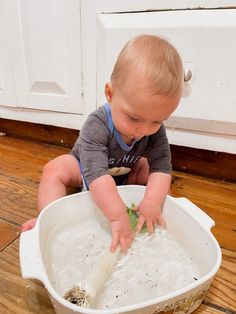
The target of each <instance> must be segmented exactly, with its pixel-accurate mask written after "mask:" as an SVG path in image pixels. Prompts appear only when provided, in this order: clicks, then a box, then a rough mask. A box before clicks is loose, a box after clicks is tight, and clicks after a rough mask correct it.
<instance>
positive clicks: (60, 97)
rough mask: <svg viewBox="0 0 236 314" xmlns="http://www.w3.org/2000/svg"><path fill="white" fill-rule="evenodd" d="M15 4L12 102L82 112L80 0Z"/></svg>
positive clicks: (29, 106) (19, 2)
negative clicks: (13, 94)
mask: <svg viewBox="0 0 236 314" xmlns="http://www.w3.org/2000/svg"><path fill="white" fill-rule="evenodd" d="M16 4H17V5H16ZM14 10H15V12H14V14H15V17H16V18H15V19H14V21H13V23H15V36H14V39H12V41H11V51H12V55H11V58H12V64H13V74H14V77H15V88H16V97H17V105H18V106H19V107H24V108H32V109H42V110H46V111H47V110H48V111H58V112H70V113H82V112H83V110H82V96H81V93H82V91H81V85H82V82H81V80H82V75H81V42H80V2H79V1H78V0H70V1H66V0H40V1H38V0H19V1H15V9H14ZM12 14H13V13H12Z"/></svg>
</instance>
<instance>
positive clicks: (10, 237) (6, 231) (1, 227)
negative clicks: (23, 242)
mask: <svg viewBox="0 0 236 314" xmlns="http://www.w3.org/2000/svg"><path fill="white" fill-rule="evenodd" d="M0 234H1V237H0V251H2V250H3V249H4V248H5V247H6V246H8V245H9V244H10V243H11V242H13V241H14V240H15V239H17V238H18V237H19V234H20V228H19V227H16V226H14V225H12V224H10V223H7V222H5V221H1V220H0Z"/></svg>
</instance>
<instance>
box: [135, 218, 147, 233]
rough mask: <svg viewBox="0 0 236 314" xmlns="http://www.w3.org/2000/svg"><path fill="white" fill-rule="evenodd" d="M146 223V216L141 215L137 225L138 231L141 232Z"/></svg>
mask: <svg viewBox="0 0 236 314" xmlns="http://www.w3.org/2000/svg"><path fill="white" fill-rule="evenodd" d="M144 223H145V218H144V217H143V216H142V215H140V216H139V219H138V223H137V226H136V233H139V232H140V231H141V230H142V227H143V225H144Z"/></svg>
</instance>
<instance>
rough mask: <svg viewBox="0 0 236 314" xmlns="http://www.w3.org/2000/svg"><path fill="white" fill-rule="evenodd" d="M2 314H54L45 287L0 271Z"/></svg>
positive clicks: (0, 310) (0, 306)
mask: <svg viewBox="0 0 236 314" xmlns="http://www.w3.org/2000/svg"><path fill="white" fill-rule="evenodd" d="M0 313H7V314H10V313H17V314H25V313H35V314H38V313H45V314H54V313H55V311H54V309H53V307H52V304H51V302H50V299H49V297H48V295H47V292H46V290H45V289H44V287H43V286H41V285H39V284H37V283H35V282H32V281H29V280H24V279H22V278H19V277H18V276H16V275H14V274H11V273H8V272H6V271H2V270H0Z"/></svg>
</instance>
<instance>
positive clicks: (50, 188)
mask: <svg viewBox="0 0 236 314" xmlns="http://www.w3.org/2000/svg"><path fill="white" fill-rule="evenodd" d="M81 185H82V182H81V175H80V168H79V164H78V161H77V160H76V158H75V157H74V156H72V155H69V154H67V155H62V156H59V157H56V158H55V159H53V160H51V161H49V162H48V163H47V164H46V165H45V166H44V168H43V174H42V178H41V181H40V184H39V190H38V210H39V211H41V210H42V209H43V208H44V207H45V206H46V205H48V204H49V203H50V202H52V201H54V200H56V199H58V198H60V197H62V196H65V195H66V188H67V187H79V186H81Z"/></svg>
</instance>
